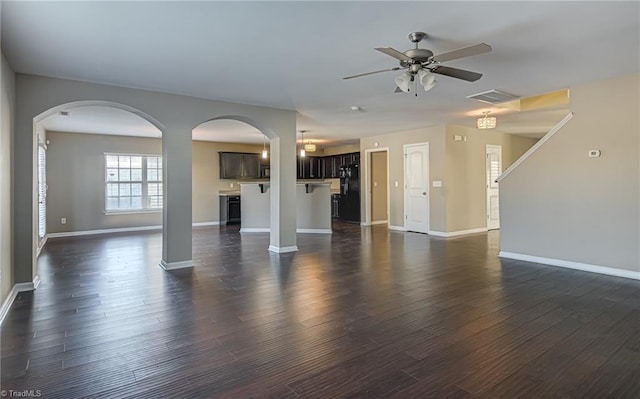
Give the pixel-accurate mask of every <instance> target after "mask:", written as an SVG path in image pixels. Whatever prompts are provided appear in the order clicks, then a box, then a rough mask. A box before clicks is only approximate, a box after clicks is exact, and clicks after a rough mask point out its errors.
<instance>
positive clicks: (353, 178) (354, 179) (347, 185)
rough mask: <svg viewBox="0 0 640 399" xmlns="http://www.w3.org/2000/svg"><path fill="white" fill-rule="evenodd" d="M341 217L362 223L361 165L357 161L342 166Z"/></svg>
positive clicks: (339, 206)
mask: <svg viewBox="0 0 640 399" xmlns="http://www.w3.org/2000/svg"><path fill="white" fill-rule="evenodd" d="M338 214H339V215H340V219H342V220H346V221H349V222H358V223H360V165H359V164H357V163H354V164H350V165H343V166H341V167H340V199H339V200H338Z"/></svg>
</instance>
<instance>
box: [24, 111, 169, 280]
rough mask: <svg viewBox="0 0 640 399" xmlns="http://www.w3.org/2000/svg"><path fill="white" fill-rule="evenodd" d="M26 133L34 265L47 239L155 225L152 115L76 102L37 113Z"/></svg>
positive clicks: (158, 221)
mask: <svg viewBox="0 0 640 399" xmlns="http://www.w3.org/2000/svg"><path fill="white" fill-rule="evenodd" d="M33 132H34V155H35V156H34V164H35V165H34V176H33V184H34V190H33V193H34V195H33V197H34V198H33V204H34V206H33V215H34V218H33V220H34V228H33V231H34V237H33V248H34V251H33V252H34V268H35V265H36V258H37V256H38V255H39V253H40V250H41V249H42V248H43V247H44V245H45V244H46V242H47V240H48V239H52V238H58V237H68V236H81V235H89V234H102V233H115V232H126V231H139V230H157V231H161V229H162V224H163V218H162V207H163V202H164V201H163V173H162V169H163V162H162V136H163V132H164V127H163V126H162V125H161V124H160V123H158V122H157V121H156V120H155V119H154V118H152V117H150V116H148V115H146V114H145V113H143V112H141V111H139V110H137V109H134V108H132V107H129V106H126V105H123V104H118V103H112V102H105V101H80V102H74V103H68V104H63V105H60V106H57V107H54V108H51V109H49V110H47V111H46V112H44V113H42V114H40V115H38V116H37V117H36V118H34V121H33ZM157 252H158V253H157V254H156V253H153V254H149V256H150V257H152V258H155V257H157V258H158V260H159V259H160V257H161V255H162V252H161V251H157ZM36 272H37V271H36V270H34V275H37V273H36Z"/></svg>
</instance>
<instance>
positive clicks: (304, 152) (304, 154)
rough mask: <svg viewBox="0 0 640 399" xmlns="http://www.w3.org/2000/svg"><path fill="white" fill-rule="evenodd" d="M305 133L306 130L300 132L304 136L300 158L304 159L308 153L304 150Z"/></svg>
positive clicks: (301, 141)
mask: <svg viewBox="0 0 640 399" xmlns="http://www.w3.org/2000/svg"><path fill="white" fill-rule="evenodd" d="M304 132H305V130H300V133H301V134H302V140H300V143H301V144H302V145H301V147H300V158H304V157H305V156H306V155H307V152H306V151H305V149H304Z"/></svg>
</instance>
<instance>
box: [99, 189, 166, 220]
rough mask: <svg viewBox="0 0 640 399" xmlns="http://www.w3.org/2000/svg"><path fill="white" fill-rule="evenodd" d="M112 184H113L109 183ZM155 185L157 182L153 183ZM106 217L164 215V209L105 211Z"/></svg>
mask: <svg viewBox="0 0 640 399" xmlns="http://www.w3.org/2000/svg"><path fill="white" fill-rule="evenodd" d="M108 183H111V182H108ZM152 183H155V182H152ZM103 213H104V214H105V216H117V215H137V214H145V213H162V208H142V209H133V210H130V211H126V210H122V209H118V210H113V211H103Z"/></svg>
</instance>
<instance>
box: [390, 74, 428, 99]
mask: <svg viewBox="0 0 640 399" xmlns="http://www.w3.org/2000/svg"><path fill="white" fill-rule="evenodd" d="M416 75H418V80H417V81H419V82H420V84H421V85H422V87H423V88H424V91H429V90H431V89H433V88H434V86H435V85H436V77H435V75H434V74H433V73H431V71H429V70H428V69H423V68H420V69H418V70H417V71H414V70H411V69H410V70H408V71H406V72H404V73H403V74H402V75H400V76H398V77H397V78H396V86H398V88H399V89H400V90H402V91H404V92H405V93H409V92H410V91H411V88H412V87H413V89H414V91H416V96H417V95H418V93H417V82H416Z"/></svg>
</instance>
